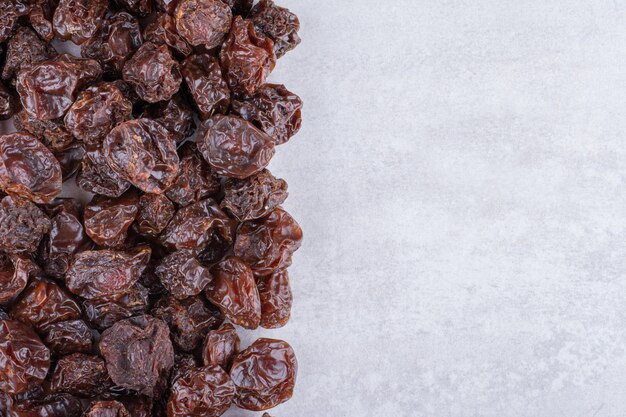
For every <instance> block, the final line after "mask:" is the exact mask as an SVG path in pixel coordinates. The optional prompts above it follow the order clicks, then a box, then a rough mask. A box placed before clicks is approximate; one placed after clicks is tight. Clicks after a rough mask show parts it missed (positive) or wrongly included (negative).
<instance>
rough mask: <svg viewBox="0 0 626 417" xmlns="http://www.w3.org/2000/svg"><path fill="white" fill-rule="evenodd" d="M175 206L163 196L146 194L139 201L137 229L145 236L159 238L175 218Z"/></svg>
mask: <svg viewBox="0 0 626 417" xmlns="http://www.w3.org/2000/svg"><path fill="white" fill-rule="evenodd" d="M174 213H176V209H175V208H174V204H173V203H172V202H171V201H170V200H169V199H168V198H167V197H166V196H165V195H163V194H144V195H142V196H141V198H140V199H139V213H138V214H137V219H136V220H135V229H136V230H137V232H138V233H139V234H141V235H144V236H149V237H157V236H158V235H159V234H160V233H161V232H162V231H163V229H165V227H166V226H167V224H168V223H169V222H170V220H171V219H172V217H174Z"/></svg>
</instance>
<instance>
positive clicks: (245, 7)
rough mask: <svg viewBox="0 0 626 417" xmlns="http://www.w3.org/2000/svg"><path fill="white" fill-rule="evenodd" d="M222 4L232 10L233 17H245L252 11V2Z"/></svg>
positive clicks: (240, 0) (234, 0)
mask: <svg viewBox="0 0 626 417" xmlns="http://www.w3.org/2000/svg"><path fill="white" fill-rule="evenodd" d="M224 3H226V4H228V5H229V6H230V8H231V9H232V10H233V15H240V16H243V17H246V16H247V15H248V13H250V10H252V4H253V3H254V0H224Z"/></svg>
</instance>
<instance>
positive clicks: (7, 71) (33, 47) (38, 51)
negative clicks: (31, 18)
mask: <svg viewBox="0 0 626 417" xmlns="http://www.w3.org/2000/svg"><path fill="white" fill-rule="evenodd" d="M56 54H57V53H56V51H55V50H54V48H53V47H52V45H50V44H48V43H46V42H44V41H43V40H42V39H40V38H39V36H37V34H36V33H35V32H33V30H32V29H30V28H28V27H27V26H21V27H19V28H18V29H17V30H16V32H15V35H13V37H12V38H11V39H10V40H9V41H8V42H7V54H6V60H5V63H4V67H3V68H2V79H4V80H7V81H8V80H14V77H16V76H17V74H18V73H19V72H20V70H22V69H24V68H26V67H28V66H30V65H32V64H36V63H38V62H41V61H45V60H47V59H50V58H52V57H54V56H55V55H56Z"/></svg>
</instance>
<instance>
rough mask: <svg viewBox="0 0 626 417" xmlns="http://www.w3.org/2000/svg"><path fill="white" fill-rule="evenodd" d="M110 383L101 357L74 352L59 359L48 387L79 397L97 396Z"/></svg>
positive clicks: (105, 389) (106, 389)
mask: <svg viewBox="0 0 626 417" xmlns="http://www.w3.org/2000/svg"><path fill="white" fill-rule="evenodd" d="M112 385H113V383H112V382H111V380H110V379H109V374H108V373H107V369H106V366H105V364H104V360H103V359H102V358H99V357H98V356H92V355H85V354H83V353H74V354H71V355H68V356H64V357H62V358H61V359H59V361H58V362H57V366H56V368H55V369H54V372H53V374H52V380H51V383H50V389H51V390H52V391H53V392H65V393H68V394H72V395H77V396H79V397H97V396H100V395H102V394H104V393H105V392H106V391H108V389H109V388H110V387H111V386H112Z"/></svg>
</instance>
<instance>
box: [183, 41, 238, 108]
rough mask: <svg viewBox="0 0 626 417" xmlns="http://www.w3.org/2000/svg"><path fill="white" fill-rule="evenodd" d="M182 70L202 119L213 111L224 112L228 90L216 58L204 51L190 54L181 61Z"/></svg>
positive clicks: (228, 95)
mask: <svg viewBox="0 0 626 417" xmlns="http://www.w3.org/2000/svg"><path fill="white" fill-rule="evenodd" d="M182 72H183V77H184V78H185V83H186V84H187V88H188V89H189V92H190V93H191V97H193V101H194V103H195V106H196V108H197V109H198V111H199V112H200V116H201V118H202V119H208V118H209V117H211V116H213V114H215V113H226V111H227V110H228V106H229V105H230V90H229V89H228V84H226V81H225V80H224V77H223V76H222V70H221V68H220V64H219V61H218V60H217V58H215V57H213V56H211V55H209V54H206V53H205V54H197V55H192V56H190V57H188V58H187V59H185V61H184V62H183V69H182Z"/></svg>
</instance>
